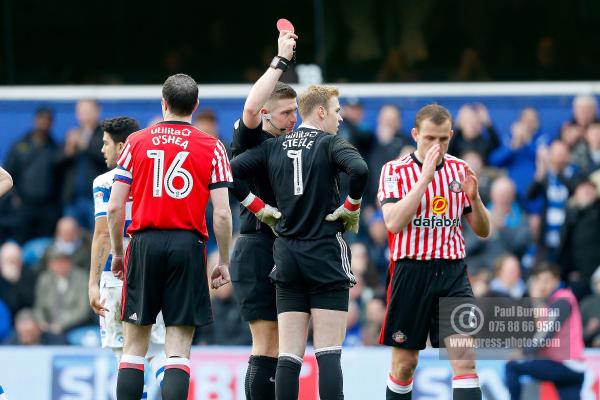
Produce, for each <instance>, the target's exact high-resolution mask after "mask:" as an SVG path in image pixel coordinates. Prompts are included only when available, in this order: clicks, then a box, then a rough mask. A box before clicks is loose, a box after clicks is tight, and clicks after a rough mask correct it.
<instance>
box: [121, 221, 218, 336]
mask: <svg viewBox="0 0 600 400" xmlns="http://www.w3.org/2000/svg"><path fill="white" fill-rule="evenodd" d="M125 276H126V279H125V282H124V284H123V303H122V310H121V320H123V321H126V322H131V323H133V324H137V325H151V324H153V323H154V322H155V321H156V316H157V315H158V313H159V311H161V310H162V312H163V317H164V320H165V325H166V326H173V325H188V326H202V325H206V324H209V323H211V322H212V320H213V317H212V310H211V306H210V296H209V292H208V280H207V276H206V248H205V244H204V240H203V239H202V236H200V234H199V233H197V232H194V231H186V230H146V231H142V232H137V233H136V234H135V235H134V236H133V238H132V239H131V241H130V242H129V247H128V248H127V254H126V256H125Z"/></svg>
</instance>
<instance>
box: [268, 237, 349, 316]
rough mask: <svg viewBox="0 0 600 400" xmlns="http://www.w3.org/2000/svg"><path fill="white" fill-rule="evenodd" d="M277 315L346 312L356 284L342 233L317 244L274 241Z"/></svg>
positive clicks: (306, 241) (272, 275)
mask: <svg viewBox="0 0 600 400" xmlns="http://www.w3.org/2000/svg"><path fill="white" fill-rule="evenodd" d="M273 258H274V260H275V268H274V269H273V271H272V272H271V278H272V279H273V280H274V281H275V284H276V286H277V312H278V313H283V312H288V311H298V312H306V313H309V312H310V309H311V308H321V309H325V310H339V311H348V290H349V289H350V287H352V286H353V285H354V284H355V283H356V278H355V277H354V275H353V274H352V270H351V269H350V249H349V247H348V244H347V243H346V241H345V240H344V238H343V237H342V234H341V233H338V234H337V235H336V236H332V237H328V238H323V239H317V240H296V239H289V238H277V239H275V245H274V246H273Z"/></svg>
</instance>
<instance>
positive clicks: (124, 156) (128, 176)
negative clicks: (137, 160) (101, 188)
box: [113, 139, 133, 185]
mask: <svg viewBox="0 0 600 400" xmlns="http://www.w3.org/2000/svg"><path fill="white" fill-rule="evenodd" d="M132 172H133V161H132V155H131V143H130V142H129V139H128V140H126V141H125V147H123V151H121V155H120V156H119V158H118V160H117V172H116V173H115V177H114V178H113V181H114V182H117V181H118V182H123V183H126V184H128V185H131V183H132V182H133V175H132Z"/></svg>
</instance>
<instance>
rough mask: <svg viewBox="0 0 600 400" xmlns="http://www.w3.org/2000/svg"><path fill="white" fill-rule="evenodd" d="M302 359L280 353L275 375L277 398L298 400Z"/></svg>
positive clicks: (279, 399) (278, 399) (280, 399)
mask: <svg viewBox="0 0 600 400" xmlns="http://www.w3.org/2000/svg"><path fill="white" fill-rule="evenodd" d="M302 361H303V360H302V358H301V357H298V356H297V355H295V354H290V353H280V354H279V359H278V361H277V372H276V373H275V398H277V400H298V385H299V382H298V380H299V378H300V369H302Z"/></svg>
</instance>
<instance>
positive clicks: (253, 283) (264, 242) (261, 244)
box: [229, 232, 277, 321]
mask: <svg viewBox="0 0 600 400" xmlns="http://www.w3.org/2000/svg"><path fill="white" fill-rule="evenodd" d="M274 241H275V237H274V236H273V235H269V234H266V233H262V232H257V233H250V234H242V235H240V237H239V238H238V240H237V241H236V243H235V247H234V248H233V254H232V256H231V265H230V268H229V273H230V275H231V283H232V285H233V296H234V297H235V300H236V302H237V304H238V308H239V310H240V314H241V316H242V318H243V319H244V321H256V320H265V321H277V307H276V303H275V285H274V284H273V282H272V281H271V278H270V277H269V274H270V273H271V271H272V270H273V267H274V266H275V264H274V262H273V242H274Z"/></svg>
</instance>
